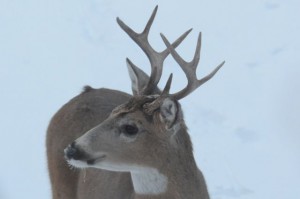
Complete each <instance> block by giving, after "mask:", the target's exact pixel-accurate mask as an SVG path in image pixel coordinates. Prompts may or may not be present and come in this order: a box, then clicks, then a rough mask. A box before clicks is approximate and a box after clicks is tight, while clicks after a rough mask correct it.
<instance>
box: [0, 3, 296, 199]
mask: <svg viewBox="0 0 300 199" xmlns="http://www.w3.org/2000/svg"><path fill="white" fill-rule="evenodd" d="M156 5H159V9H158V13H157V16H156V19H155V21H154V24H153V27H152V29H151V33H150V43H151V44H153V46H154V48H155V49H157V50H163V49H164V48H165V46H164V44H163V42H162V40H161V38H160V36H159V33H161V32H162V33H164V34H165V35H166V36H167V37H168V38H169V40H170V41H174V40H175V39H176V38H177V37H178V36H179V35H181V34H182V33H183V32H184V31H186V30H188V29H189V28H194V29H193V32H192V33H191V34H190V35H189V36H188V38H187V39H186V40H185V41H184V42H183V44H182V45H181V46H180V47H179V48H178V52H179V53H180V54H181V55H182V56H183V57H184V58H186V59H187V60H190V59H191V58H192V56H193V53H194V50H195V45H196V40H197V36H198V32H200V31H201V32H202V53H201V61H200V64H199V67H198V71H197V74H198V77H201V76H204V75H206V74H207V73H209V72H210V71H211V70H212V69H213V68H214V67H215V66H217V65H218V64H219V63H221V62H222V61H223V60H226V64H225V65H224V67H223V68H222V69H221V70H220V71H219V72H218V74H217V75H216V76H215V77H214V78H213V79H212V80H210V81H209V82H208V83H206V84H205V85H203V86H202V87H201V88H199V89H198V90H197V91H196V92H194V93H193V94H191V95H190V96H189V97H187V98H185V99H184V100H182V102H181V104H182V106H183V109H184V113H185V119H186V123H187V125H188V127H189V131H190V134H191V136H192V141H193V144H194V153H195V157H196V159H197V163H198V166H199V168H200V169H201V170H202V171H203V173H204V175H205V177H206V180H207V184H208V188H209V192H210V194H211V198H212V199H236V198H237V199H248V198H249V199H250V198H251V199H265V198H272V199H282V198H288V199H299V198H300V189H299V185H300V122H299V114H300V103H299V102H300V79H299V76H300V66H299V62H300V58H299V57H300V39H299V35H300V23H299V19H300V12H299V10H300V1H297V0H285V1H283V0H252V1H239V0H227V1H221V0H210V1H208V0H185V1H172V0H165V1H158V0H151V1H150V0H144V1H140V0H131V1H122V0H85V1H71V0H51V1H50V0H27V1H19V0H1V1H0V92H1V98H0V103H1V104H2V108H1V111H0V121H1V122H0V124H1V131H0V136H1V144H0V160H1V164H0V198H1V199H2V198H3V199H19V198H22V199H33V198H45V199H50V198H51V191H50V190H51V189H50V183H49V179H48V171H47V162H46V148H45V135H46V129H47V125H48V123H49V121H50V119H51V117H52V116H53V114H54V113H55V112H56V111H57V110H58V109H59V108H60V107H61V106H62V105H63V104H65V103H66V102H68V101H69V100H70V99H71V98H73V97H74V96H76V95H77V94H79V93H80V92H81V89H82V87H83V86H84V85H91V86H92V87H94V88H100V87H107V88H112V89H118V90H121V91H125V92H128V93H131V85H130V81H129V77H128V75H127V69H126V64H125V58H126V57H129V58H130V59H131V60H132V61H133V62H134V63H135V64H137V65H138V66H140V67H141V68H142V69H143V70H145V71H146V72H149V71H150V65H149V63H148V60H147V58H146V56H145V55H144V54H143V52H142V51H141V50H140V49H139V47H138V46H137V45H136V44H135V43H134V42H133V41H132V40H131V39H130V38H129V37H128V36H127V35H126V34H125V33H124V32H123V31H122V30H121V29H120V28H119V27H118V25H117V23H116V21H115V19H116V17H117V16H119V17H120V18H121V19H122V20H124V21H125V22H126V23H127V24H128V25H129V26H131V27H132V28H133V29H134V30H137V31H142V29H143V28H144V25H145V23H146V21H147V20H148V18H149V17H150V14H151V12H152V10H153V9H154V7H155V6H156ZM171 72H173V73H174V79H173V80H174V81H173V85H172V91H173V92H175V91H177V90H179V89H181V88H182V87H183V86H185V84H186V79H185V76H184V74H183V72H182V71H181V70H180V69H179V66H178V65H177V64H176V63H175V62H174V61H173V60H172V58H171V57H169V58H168V59H167V61H166V62H165V68H164V76H163V78H162V80H161V85H164V84H165V82H166V79H167V77H168V75H169V74H170V73H171Z"/></svg>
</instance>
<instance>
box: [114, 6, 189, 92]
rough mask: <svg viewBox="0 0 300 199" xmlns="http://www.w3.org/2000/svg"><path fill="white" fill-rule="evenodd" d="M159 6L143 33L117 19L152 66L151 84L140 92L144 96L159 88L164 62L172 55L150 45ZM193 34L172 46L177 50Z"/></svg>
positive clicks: (181, 37)
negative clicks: (150, 35) (150, 33)
mask: <svg viewBox="0 0 300 199" xmlns="http://www.w3.org/2000/svg"><path fill="white" fill-rule="evenodd" d="M157 9H158V6H156V7H155V9H154V11H153V12H152V15H151V17H150V19H149V20H148V22H147V25H146V27H145V29H144V31H143V32H142V33H136V32H135V31H133V30H132V29H131V28H130V27H129V26H127V25H126V24H125V23H124V22H123V21H122V20H120V19H119V18H117V22H118V24H119V25H120V27H121V28H122V29H123V30H124V31H125V32H126V33H127V34H128V35H129V37H130V38H131V39H132V40H133V41H135V43H137V44H138V45H139V46H140V48H141V49H142V50H143V51H144V53H145V54H146V55H147V57H148V59H149V61H150V64H151V75H150V79H149V82H148V84H147V86H146V87H145V88H143V90H142V91H141V92H140V93H141V94H142V95H149V94H151V93H152V91H153V90H154V88H155V87H156V86H157V84H158V82H159V80H160V78H161V74H162V70H163V62H164V60H165V59H166V57H167V56H168V55H169V54H170V50H169V49H168V48H167V49H165V50H164V51H162V52H157V51H155V50H154V49H153V48H152V46H151V45H150V43H149V40H148V35H149V31H150V28H151V25H152V23H153V21H154V18H155V15H156V12H157ZM190 32H191V29H190V30H188V31H186V32H185V33H184V34H183V35H181V36H180V37H179V38H178V39H177V40H176V41H175V42H174V43H173V44H172V45H171V44H170V46H172V48H173V49H174V48H176V47H177V46H178V45H179V44H180V43H181V42H182V41H183V40H184V39H185V37H186V36H187V35H188V34H189V33H190Z"/></svg>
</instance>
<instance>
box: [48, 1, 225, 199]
mask: <svg viewBox="0 0 300 199" xmlns="http://www.w3.org/2000/svg"><path fill="white" fill-rule="evenodd" d="M156 12H157V7H156V8H155V9H154V11H153V14H152V16H151V17H150V19H149V21H148V23H147V25H146V27H145V29H144V31H143V32H142V33H136V32H135V31H133V30H132V29H131V28H130V27H128V26H127V25H126V24H125V23H124V22H123V21H121V20H120V19H119V18H118V19H117V22H118V24H119V25H120V26H121V28H122V29H123V30H124V31H125V32H126V33H127V34H128V35H129V36H130V37H131V38H132V39H133V40H134V41H135V42H136V43H137V44H138V45H139V46H140V47H141V49H142V50H143V51H144V52H145V54H146V55H147V57H148V58H149V60H150V63H151V69H152V70H151V74H150V77H149V76H148V75H146V74H145V73H144V72H143V71H142V70H141V69H139V68H138V67H137V66H135V65H133V63H132V62H131V61H130V60H129V59H127V66H128V70H129V75H130V78H131V81H132V82H131V83H132V91H133V96H132V95H129V94H127V93H123V92H121V91H117V90H110V89H105V88H101V89H93V88H91V87H85V89H84V91H83V92H82V93H81V94H80V95H78V96H76V97H75V98H73V99H72V100H71V101H69V102H68V103H67V104H65V105H64V106H63V107H62V108H61V109H60V110H59V111H58V112H57V113H56V114H55V116H54V117H53V118H52V120H51V123H50V125H49V128H48V132H47V155H48V165H49V172H50V179H51V184H52V194H53V199H60V198H61V199H127V198H128V199H129V198H130V199H146V198H147V199H154V198H164V199H196V198H197V199H208V198H209V195H208V191H207V188H206V184H205V180H204V177H203V175H202V173H201V172H200V170H199V169H198V168H197V165H196V163H195V160H194V156H193V149H192V144H191V141H190V137H189V135H188V132H187V127H186V125H185V122H184V119H183V113H182V110H181V107H180V104H179V102H178V101H179V100H181V99H183V98H184V97H186V96H187V95H188V94H190V93H191V92H193V91H194V90H195V89H197V88H198V87H199V86H200V85H202V84H203V83H205V82H206V81H208V80H209V79H210V78H212V77H213V76H214V74H215V73H216V72H217V71H218V70H219V69H220V68H221V66H222V65H223V64H224V62H223V63H221V64H220V65H219V66H218V67H217V68H216V69H215V70H214V71H212V72H211V73H210V74H209V75H207V76H205V77H204V78H202V79H200V80H198V79H197V77H196V67H197V65H198V62H199V58H200V46H201V34H199V38H198V42H197V47H196V52H195V56H194V58H193V60H192V61H191V62H186V61H184V60H183V59H182V58H181V57H180V56H179V55H178V54H177V52H176V51H175V48H176V47H177V46H178V45H179V44H180V43H181V42H182V41H183V40H184V38H185V37H186V36H187V35H188V33H189V32H190V31H191V30H189V31H187V32H185V33H184V34H183V35H182V36H181V37H179V38H178V39H177V40H176V41H175V42H174V43H173V44H170V43H169V41H168V40H167V39H166V38H165V37H164V36H163V35H161V37H162V39H163V41H164V43H165V44H166V49H165V50H164V51H162V52H160V53H159V52H157V51H155V50H154V49H153V48H152V47H151V45H150V44H149V41H148V34H149V31H150V27H151V25H152V22H153V20H154V17H155V14H156ZM169 54H171V55H172V56H173V58H174V59H175V60H176V62H177V63H178V64H179V66H180V67H181V69H182V70H183V72H184V73H185V75H186V77H187V79H188V83H187V86H186V87H185V88H184V89H182V90H181V91H179V92H177V93H174V94H170V93H169V90H170V86H171V81H172V75H170V78H169V79H168V81H167V83H166V86H165V88H164V89H163V91H160V90H159V89H158V87H157V84H158V82H159V80H160V78H161V75H162V69H163V62H164V60H165V58H166V57H167V56H168V55H169ZM66 160H67V161H66ZM70 165H71V167H76V168H82V169H70ZM86 168H87V169H86Z"/></svg>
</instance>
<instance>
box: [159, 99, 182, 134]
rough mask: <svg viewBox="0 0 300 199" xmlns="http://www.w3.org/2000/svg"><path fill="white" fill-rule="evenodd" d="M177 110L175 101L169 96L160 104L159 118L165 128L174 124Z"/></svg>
mask: <svg viewBox="0 0 300 199" xmlns="http://www.w3.org/2000/svg"><path fill="white" fill-rule="evenodd" d="M178 110H179V108H178V104H177V102H175V101H173V100H171V99H170V98H166V99H164V101H163V103H162V104H161V106H160V119H161V120H162V122H164V123H165V124H166V128H167V129H171V128H174V127H175V126H176V125H175V124H176V120H177V114H178Z"/></svg>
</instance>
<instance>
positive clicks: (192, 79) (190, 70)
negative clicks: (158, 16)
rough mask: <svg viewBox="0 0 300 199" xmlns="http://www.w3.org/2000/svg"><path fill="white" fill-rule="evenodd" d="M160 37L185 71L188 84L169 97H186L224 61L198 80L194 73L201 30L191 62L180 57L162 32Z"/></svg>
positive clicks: (205, 80)
mask: <svg viewBox="0 0 300 199" xmlns="http://www.w3.org/2000/svg"><path fill="white" fill-rule="evenodd" d="M161 37H162V39H163V41H164V42H165V44H166V46H167V47H168V49H169V50H170V52H171V54H172V56H173V58H174V59H175V60H176V62H177V63H178V64H179V66H180V67H181V69H182V70H183V72H184V73H185V75H186V77H187V80H188V84H187V86H186V87H185V88H184V89H182V90H181V91H179V92H177V93H174V94H170V95H169V96H170V97H172V98H174V99H176V100H180V99H182V98H184V97H186V96H187V95H189V94H190V93H192V92H193V91H194V90H195V89H197V88H198V87H199V86H201V85H202V84H204V83H205V82H207V81H208V80H209V79H211V78H212V77H213V76H214V75H215V74H216V73H217V72H218V70H219V69H220V68H221V67H222V66H223V65H224V63H225V61H223V62H222V63H221V64H219V65H218V66H217V67H216V68H215V69H214V70H213V71H212V72H211V73H210V74H208V75H207V76H205V77H203V78H202V79H200V80H198V79H197V75H196V69H197V66H198V63H199V60H200V49H201V32H200V33H199V36H198V42H197V47H196V51H195V55H194V58H193V59H192V61H191V62H186V61H185V60H184V59H182V58H181V57H180V55H179V54H178V53H177V52H176V51H175V49H174V47H173V46H172V45H171V44H170V42H169V41H168V40H167V38H166V37H165V36H164V35H163V34H161Z"/></svg>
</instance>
